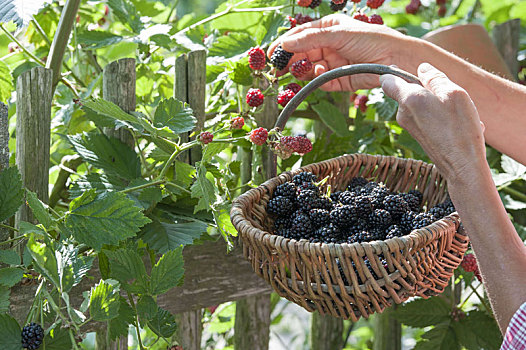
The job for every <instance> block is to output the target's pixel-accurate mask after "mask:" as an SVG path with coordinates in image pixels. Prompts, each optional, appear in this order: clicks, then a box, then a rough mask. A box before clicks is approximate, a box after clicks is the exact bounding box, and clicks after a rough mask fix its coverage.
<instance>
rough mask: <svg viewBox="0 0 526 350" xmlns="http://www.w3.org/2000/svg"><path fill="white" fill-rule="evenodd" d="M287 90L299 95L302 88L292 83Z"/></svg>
mask: <svg viewBox="0 0 526 350" xmlns="http://www.w3.org/2000/svg"><path fill="white" fill-rule="evenodd" d="M285 90H292V92H294V93H295V94H297V93H298V92H299V91H300V90H301V86H300V85H299V84H296V83H290V84H288V85H287V86H285Z"/></svg>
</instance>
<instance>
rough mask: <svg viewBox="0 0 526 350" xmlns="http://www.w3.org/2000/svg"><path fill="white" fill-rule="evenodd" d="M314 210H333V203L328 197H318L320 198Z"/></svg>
mask: <svg viewBox="0 0 526 350" xmlns="http://www.w3.org/2000/svg"><path fill="white" fill-rule="evenodd" d="M316 208H319V209H325V210H327V211H331V210H332V208H333V202H332V200H331V199H330V198H328V197H320V198H318V202H317V204H316Z"/></svg>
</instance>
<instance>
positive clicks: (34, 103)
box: [15, 67, 53, 249]
mask: <svg viewBox="0 0 526 350" xmlns="http://www.w3.org/2000/svg"><path fill="white" fill-rule="evenodd" d="M52 82H53V71H51V70H49V69H46V68H42V67H35V68H33V69H31V70H29V71H27V72H24V73H22V74H21V75H20V76H19V77H18V80H17V84H16V95H17V101H16V118H17V119H16V164H17V166H18V169H19V170H20V174H21V175H22V181H23V183H24V186H25V187H26V188H27V189H29V190H31V191H33V192H35V193H36V195H37V196H38V198H39V199H40V200H41V201H42V202H44V203H47V202H48V199H49V197H48V196H49V194H48V183H49V149H50V139H51V100H52V93H51V91H52ZM21 221H33V214H32V213H31V209H30V208H29V207H28V206H27V205H22V206H21V207H20V210H19V211H18V212H17V213H16V216H15V222H16V226H17V227H18V225H19V223H20V222H21ZM21 249H23V247H22V248H21Z"/></svg>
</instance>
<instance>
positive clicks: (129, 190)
mask: <svg viewBox="0 0 526 350" xmlns="http://www.w3.org/2000/svg"><path fill="white" fill-rule="evenodd" d="M165 182H166V180H157V181H154V182H150V183H147V184H143V185H139V186H135V187H130V188H127V189H125V190H122V191H120V192H121V193H129V192H134V191H138V190H142V189H143V188H148V187H152V186H157V185H162V184H164V183H165Z"/></svg>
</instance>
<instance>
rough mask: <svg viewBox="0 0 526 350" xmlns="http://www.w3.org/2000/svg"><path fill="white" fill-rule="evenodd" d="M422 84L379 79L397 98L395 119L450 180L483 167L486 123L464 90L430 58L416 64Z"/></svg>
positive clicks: (383, 77)
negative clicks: (428, 60) (431, 61)
mask: <svg viewBox="0 0 526 350" xmlns="http://www.w3.org/2000/svg"><path fill="white" fill-rule="evenodd" d="M418 77H419V78H420V81H421V82H422V85H423V87H422V86H420V85H416V84H410V83H408V82H406V81H405V80H403V79H401V78H398V77H395V76H393V75H384V76H382V77H381V78H380V82H381V84H382V89H383V90H384V92H385V93H386V94H387V95H388V96H390V97H391V98H393V99H395V100H396V101H398V103H399V107H398V114H397V116H396V120H397V121H398V123H399V124H400V126H402V127H403V128H404V129H406V130H407V131H408V132H409V133H410V134H411V135H412V136H413V137H414V138H415V139H416V140H417V141H418V142H419V143H420V145H421V146H422V148H423V149H424V151H425V152H426V153H427V155H428V156H429V158H431V160H433V162H434V163H435V164H436V166H437V167H438V169H439V171H440V172H441V173H442V175H444V176H445V178H446V179H447V180H448V181H455V180H457V179H460V178H462V177H464V178H466V177H469V174H470V172H473V171H474V172H477V171H478V170H480V169H482V168H481V166H483V167H487V163H486V149H485V145H484V135H483V132H484V126H483V124H482V123H481V122H480V119H479V115H478V113H477V109H476V107H475V105H474V103H473V101H471V98H470V97H469V95H468V94H467V92H466V91H465V90H464V89H462V88H461V87H459V86H458V85H456V84H455V83H453V82H452V81H451V80H449V79H448V77H447V76H446V75H445V74H444V73H442V72H440V71H439V70H437V69H436V68H435V67H433V66H431V65H430V64H428V63H422V64H421V65H420V66H419V67H418Z"/></svg>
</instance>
